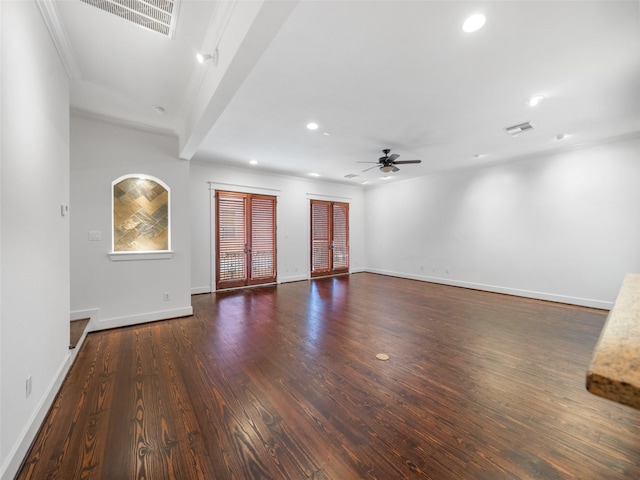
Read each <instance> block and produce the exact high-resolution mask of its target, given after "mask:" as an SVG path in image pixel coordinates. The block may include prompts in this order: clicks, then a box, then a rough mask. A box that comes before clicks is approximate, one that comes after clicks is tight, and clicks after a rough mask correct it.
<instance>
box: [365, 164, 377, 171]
mask: <svg viewBox="0 0 640 480" xmlns="http://www.w3.org/2000/svg"><path fill="white" fill-rule="evenodd" d="M378 166H379V165H378V164H377V163H376V165H374V166H373V167H369V168H365V169H364V170H362V171H363V172H368V171H369V170H371V169H372V168H376V167H378Z"/></svg>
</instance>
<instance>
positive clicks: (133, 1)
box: [81, 0, 180, 38]
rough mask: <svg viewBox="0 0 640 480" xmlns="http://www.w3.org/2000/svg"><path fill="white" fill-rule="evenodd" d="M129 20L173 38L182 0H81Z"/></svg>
mask: <svg viewBox="0 0 640 480" xmlns="http://www.w3.org/2000/svg"><path fill="white" fill-rule="evenodd" d="M81 1H82V2H84V3H86V4H89V5H93V6H94V7H97V8H99V9H100V10H104V11H105V12H109V13H112V14H114V15H117V16H118V17H121V18H124V19H125V20H129V21H130V22H133V23H135V24H136V25H139V26H141V27H143V28H146V29H148V30H153V31H154V32H158V33H161V34H163V35H166V36H167V37H169V38H173V37H174V34H175V29H176V18H177V16H178V4H179V1H180V0H81Z"/></svg>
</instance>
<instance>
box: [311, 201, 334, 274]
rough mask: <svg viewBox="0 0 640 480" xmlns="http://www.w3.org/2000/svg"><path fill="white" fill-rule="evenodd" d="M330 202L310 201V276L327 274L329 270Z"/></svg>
mask: <svg viewBox="0 0 640 480" xmlns="http://www.w3.org/2000/svg"><path fill="white" fill-rule="evenodd" d="M330 210H331V203H330V202H321V201H316V200H312V201H311V274H312V275H314V274H316V275H317V274H321V273H328V272H329V271H330V270H331V264H330V259H329V247H330V246H331V238H330V234H331V230H330V229H329V220H330V216H329V212H330Z"/></svg>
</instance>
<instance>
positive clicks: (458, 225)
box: [365, 138, 640, 308]
mask: <svg viewBox="0 0 640 480" xmlns="http://www.w3.org/2000/svg"><path fill="white" fill-rule="evenodd" d="M639 158H640V139H638V138H635V139H628V140H624V141H618V142H614V143H608V144H603V145H600V146H595V147H590V148H582V149H576V150H572V151H565V152H560V153H556V154H549V155H544V156H539V157H536V158H529V159H526V160H520V161H516V162H512V163H505V164H502V165H496V166H492V167H487V168H478V169H474V170H467V171H462V172H452V173H446V174H439V175H432V176H428V177H423V178H420V179H417V180H413V181H408V182H404V183H398V184H395V185H394V184H391V185H385V186H383V187H380V188H376V189H372V190H369V191H367V193H366V202H367V204H366V205H367V208H366V222H365V223H366V236H367V257H366V258H367V267H368V268H367V269H368V270H370V271H374V272H378V273H388V274H391V275H398V276H404V277H409V278H417V279H424V280H430V281H436V282H442V283H447V284H452V285H461V286H467V287H472V288H479V289H485V290H491V291H498V292H504V293H511V294H516V295H524V296H530V297H533V298H543V299H549V300H555V301H560V302H566V303H573V304H578V305H587V306H594V307H599V308H610V307H611V305H612V303H613V301H614V300H615V297H616V294H617V291H618V289H619V287H620V285H621V282H622V279H623V276H624V274H625V273H627V272H640V161H639ZM391 200H392V201H391ZM399 205H402V207H399ZM389 245H397V246H398V248H392V249H390V248H388V246H389ZM422 267H424V268H422ZM447 269H448V270H449V273H447Z"/></svg>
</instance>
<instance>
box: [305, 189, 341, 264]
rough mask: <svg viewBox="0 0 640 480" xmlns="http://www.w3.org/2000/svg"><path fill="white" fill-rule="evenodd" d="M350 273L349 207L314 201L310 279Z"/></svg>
mask: <svg viewBox="0 0 640 480" xmlns="http://www.w3.org/2000/svg"><path fill="white" fill-rule="evenodd" d="M348 272H349V204H348V203H342V202H325V201H320V200H311V276H312V277H318V276H321V275H335V274H339V273H348Z"/></svg>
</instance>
